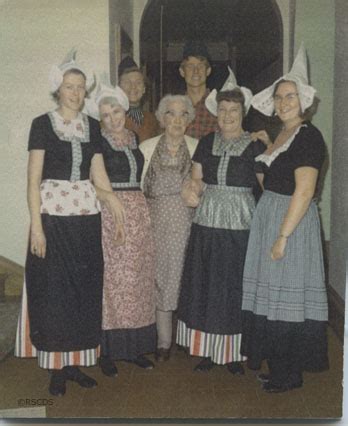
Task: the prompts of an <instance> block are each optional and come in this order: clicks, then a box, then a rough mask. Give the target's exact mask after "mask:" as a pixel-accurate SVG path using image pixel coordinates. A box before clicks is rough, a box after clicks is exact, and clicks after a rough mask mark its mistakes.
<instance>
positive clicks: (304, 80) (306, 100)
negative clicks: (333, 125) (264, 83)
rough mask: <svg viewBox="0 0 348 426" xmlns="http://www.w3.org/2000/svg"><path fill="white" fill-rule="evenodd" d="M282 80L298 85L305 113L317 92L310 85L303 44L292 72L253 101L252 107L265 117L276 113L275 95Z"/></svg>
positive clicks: (256, 96)
mask: <svg viewBox="0 0 348 426" xmlns="http://www.w3.org/2000/svg"><path fill="white" fill-rule="evenodd" d="M280 80H286V81H293V82H294V83H296V86H297V91H298V95H299V99H300V104H301V109H302V112H304V111H305V110H306V109H307V108H309V107H310V106H311V105H312V103H313V100H314V96H315V93H316V90H315V89H314V87H312V86H310V85H309V84H308V72H307V55H306V49H305V47H304V44H303V42H302V43H301V46H300V48H299V50H298V52H297V55H296V58H295V60H294V63H293V65H292V67H291V70H290V71H289V72H288V73H287V74H284V75H283V76H282V77H280V78H278V79H277V80H276V81H275V82H274V83H273V84H272V85H271V86H269V87H267V88H266V89H264V90H262V91H261V92H260V93H258V94H257V95H255V96H254V97H253V99H252V101H251V104H252V106H253V107H254V108H255V109H257V110H259V111H260V112H262V113H263V114H265V115H269V116H270V115H272V114H273V111H274V101H273V93H274V88H275V85H276V84H277V83H278V82H279V81H280Z"/></svg>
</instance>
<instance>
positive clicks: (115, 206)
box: [105, 192, 126, 224]
mask: <svg viewBox="0 0 348 426" xmlns="http://www.w3.org/2000/svg"><path fill="white" fill-rule="evenodd" d="M105 206H106V208H107V209H108V210H109V213H110V214H111V216H112V218H113V220H114V223H115V224H116V223H117V224H123V223H124V220H125V216H126V213H125V210H124V207H123V205H122V203H121V201H120V200H119V199H118V198H117V196H116V194H114V193H113V192H110V193H109V194H108V196H107V198H106V200H105Z"/></svg>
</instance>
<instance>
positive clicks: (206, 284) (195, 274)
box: [177, 71, 265, 375]
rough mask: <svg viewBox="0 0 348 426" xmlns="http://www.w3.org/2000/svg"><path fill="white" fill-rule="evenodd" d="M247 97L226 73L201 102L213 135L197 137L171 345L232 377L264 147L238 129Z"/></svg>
mask: <svg viewBox="0 0 348 426" xmlns="http://www.w3.org/2000/svg"><path fill="white" fill-rule="evenodd" d="M212 93H213V92H212ZM251 96H252V95H251V92H250V90H249V89H246V88H239V87H238V86H237V85H236V82H235V79H234V76H233V73H232V71H230V77H229V81H227V82H226V83H225V85H224V87H223V88H222V91H220V92H219V93H218V94H217V95H216V99H211V101H212V100H213V103H210V104H209V103H208V98H207V107H208V108H209V109H210V110H211V112H213V113H215V115H217V122H218V126H219V130H218V131H216V132H214V133H210V134H209V135H207V136H205V137H203V138H202V139H201V140H200V141H199V144H198V147H197V150H196V152H195V154H194V156H193V167H192V180H193V184H192V189H193V190H194V192H195V194H196V197H197V200H196V202H197V203H198V202H199V205H198V207H197V209H196V212H195V216H194V219H193V223H192V227H191V234H190V239H189V243H188V249H187V256H186V261H185V266H184V272H183V276H182V288H181V293H180V298H179V306H178V329H177V343H178V344H179V345H181V346H184V347H187V348H188V350H189V353H190V355H194V356H200V357H203V359H202V360H201V361H200V362H199V363H198V364H197V365H196V367H195V371H209V370H210V369H211V368H213V366H214V365H215V364H220V365H227V369H228V371H229V372H231V373H232V374H237V375H240V374H244V369H243V366H242V364H241V362H242V361H244V360H245V359H246V358H245V357H243V356H242V355H241V354H240V343H241V332H242V318H241V313H242V311H241V301H242V278H243V267H244V258H245V254H246V249H247V243H248V237H249V227H250V223H251V217H252V214H253V211H254V206H255V200H254V197H253V193H252V190H253V187H254V185H255V184H256V182H257V181H256V173H255V168H254V166H255V157H256V156H257V155H259V154H260V153H261V152H263V151H264V149H265V146H264V145H263V143H262V142H260V141H256V142H253V141H252V137H251V135H250V134H249V133H248V132H245V131H244V130H243V128H242V120H243V117H244V115H245V113H246V111H247V108H248V105H249V104H250V100H251ZM210 98H211V97H210ZM211 101H210V102H211ZM214 103H215V105H214ZM202 191H203V194H202ZM200 196H201V198H200V199H199V198H198V197H200Z"/></svg>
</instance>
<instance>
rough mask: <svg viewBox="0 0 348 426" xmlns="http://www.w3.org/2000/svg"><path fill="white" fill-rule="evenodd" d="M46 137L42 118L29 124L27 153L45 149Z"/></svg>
mask: <svg viewBox="0 0 348 426" xmlns="http://www.w3.org/2000/svg"><path fill="white" fill-rule="evenodd" d="M46 141H47V135H46V132H45V124H44V122H43V120H42V117H38V118H35V119H34V120H33V122H32V123H31V129H30V133H29V142H28V151H31V150H32V149H46Z"/></svg>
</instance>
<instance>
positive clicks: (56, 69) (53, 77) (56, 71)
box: [48, 48, 94, 93]
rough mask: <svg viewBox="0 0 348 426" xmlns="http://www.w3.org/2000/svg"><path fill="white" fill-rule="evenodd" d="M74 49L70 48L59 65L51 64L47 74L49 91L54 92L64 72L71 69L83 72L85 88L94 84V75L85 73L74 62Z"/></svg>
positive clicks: (60, 82) (61, 80)
mask: <svg viewBox="0 0 348 426" xmlns="http://www.w3.org/2000/svg"><path fill="white" fill-rule="evenodd" d="M76 52H77V51H76V49H75V48H72V49H71V50H70V51H69V53H68V54H67V55H66V57H65V58H64V60H63V62H62V63H61V64H60V65H53V66H52V68H51V70H50V73H49V76H48V80H49V84H50V92H51V93H54V92H55V91H57V90H58V89H59V87H60V85H61V84H62V82H63V77H64V74H65V73H66V72H67V71H68V70H71V69H77V70H80V71H81V72H83V73H84V75H85V76H86V89H87V90H89V89H90V88H91V87H92V86H93V84H94V75H93V74H91V73H87V72H86V70H85V69H84V68H82V67H81V66H80V65H79V64H78V63H76Z"/></svg>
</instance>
